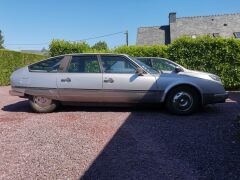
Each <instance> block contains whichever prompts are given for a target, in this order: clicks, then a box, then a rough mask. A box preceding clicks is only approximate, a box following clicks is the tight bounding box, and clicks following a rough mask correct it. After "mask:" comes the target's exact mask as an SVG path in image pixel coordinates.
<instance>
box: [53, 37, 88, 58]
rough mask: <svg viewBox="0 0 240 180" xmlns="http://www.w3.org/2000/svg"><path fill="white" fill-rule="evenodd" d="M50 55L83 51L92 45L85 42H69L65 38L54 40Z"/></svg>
mask: <svg viewBox="0 0 240 180" xmlns="http://www.w3.org/2000/svg"><path fill="white" fill-rule="evenodd" d="M49 49H50V56H58V55H62V54H71V53H83V52H86V51H88V50H90V46H89V45H88V44H87V43H84V42H69V41H64V40H53V41H52V42H51V44H50V46H49Z"/></svg>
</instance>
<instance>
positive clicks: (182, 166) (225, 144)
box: [80, 102, 240, 180]
mask: <svg viewBox="0 0 240 180" xmlns="http://www.w3.org/2000/svg"><path fill="white" fill-rule="evenodd" d="M236 114H237V109H236V103H232V102H228V103H226V104H221V105H217V106H215V105H210V106H207V107H205V108H203V110H202V111H201V112H200V113H196V114H194V115H192V116H174V115H169V114H168V113H165V112H163V113H158V112H150V113H145V112H141V111H134V112H131V114H130V116H129V117H128V118H127V119H126V121H125V122H124V124H123V125H122V126H121V127H120V128H119V129H118V131H117V132H116V133H115V135H114V136H113V137H112V139H111V140H110V141H109V142H108V144H107V145H106V146H105V147H104V148H103V150H102V151H101V152H100V154H99V155H98V156H97V157H96V159H95V160H94V161H93V162H92V164H91V165H90V167H89V168H88V169H87V170H86V172H85V174H84V175H83V176H81V177H80V179H81V180H88V179H89V180H90V179H103V180H108V179H156V180H158V179H237V178H238V177H240V166H239V165H240V152H239V148H240V142H237V141H236V138H235V136H234V133H235V132H236V130H237V128H238V129H239V127H237V125H236V124H234V117H235V116H236Z"/></svg>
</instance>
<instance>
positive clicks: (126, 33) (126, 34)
mask: <svg viewBox="0 0 240 180" xmlns="http://www.w3.org/2000/svg"><path fill="white" fill-rule="evenodd" d="M124 34H125V36H126V45H127V46H128V30H127V31H126V32H125V33H124Z"/></svg>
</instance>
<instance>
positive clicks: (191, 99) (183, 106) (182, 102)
mask: <svg viewBox="0 0 240 180" xmlns="http://www.w3.org/2000/svg"><path fill="white" fill-rule="evenodd" d="M199 102H200V97H199V94H198V92H197V91H196V90H195V89H193V88H191V87H177V88H174V89H173V90H171V91H170V92H169V94H168V96H167V99H166V107H167V109H168V110H169V111H170V112H171V113H174V114H180V115H188V114H192V113H194V112H195V111H196V110H197V109H198V107H199Z"/></svg>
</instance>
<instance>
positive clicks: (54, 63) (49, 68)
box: [28, 56, 64, 72]
mask: <svg viewBox="0 0 240 180" xmlns="http://www.w3.org/2000/svg"><path fill="white" fill-rule="evenodd" d="M63 58H64V57H63V56H61V57H56V58H51V59H47V60H44V61H40V62H38V63H35V64H32V65H30V66H29V67H28V68H29V70H30V71H38V72H39V71H40V72H41V71H42V72H57V71H58V69H59V67H60V64H61V60H62V59H63Z"/></svg>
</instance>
